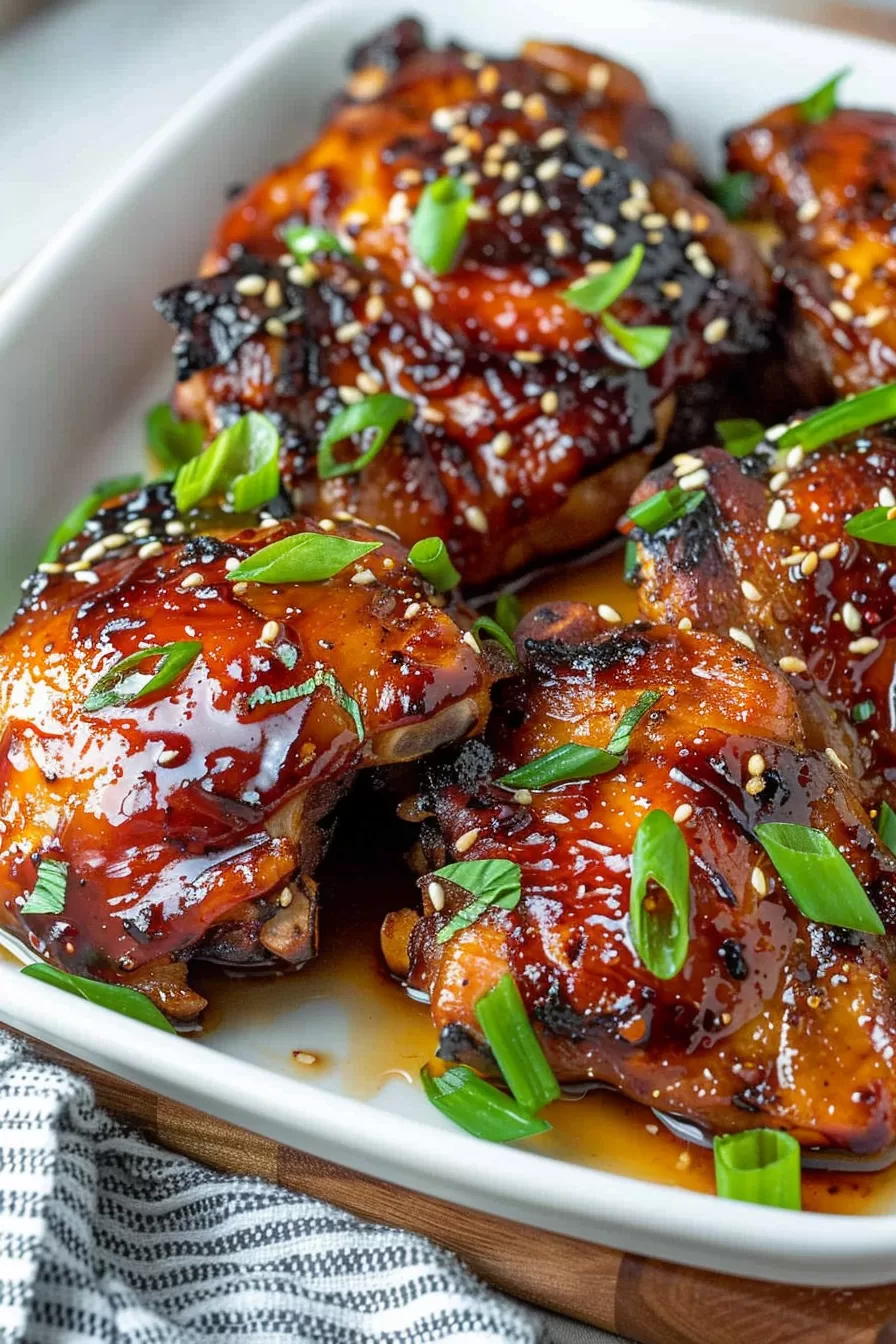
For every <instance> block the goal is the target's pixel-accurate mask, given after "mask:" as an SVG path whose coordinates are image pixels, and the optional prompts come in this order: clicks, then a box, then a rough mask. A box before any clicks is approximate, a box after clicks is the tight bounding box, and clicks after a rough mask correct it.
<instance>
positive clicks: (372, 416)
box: [317, 392, 414, 481]
mask: <svg viewBox="0 0 896 1344" xmlns="http://www.w3.org/2000/svg"><path fill="white" fill-rule="evenodd" d="M413 413H414V403H413V402H412V401H408V399H407V397H396V396H394V395H393V393H391V392H377V393H376V394H375V395H374V396H372V397H365V398H364V400H363V401H356V402H355V403H354V405H352V406H346V407H345V409H344V410H341V411H337V412H336V414H335V415H334V416H333V419H332V420H331V421H330V423H329V425H327V429H326V433H325V434H324V436H323V438H322V439H321V441H320V445H319V447H318V450H317V474H318V476H319V477H320V479H321V480H322V481H329V480H331V479H332V478H333V477H334V476H351V475H352V474H353V473H354V472H356V471H362V470H363V469H364V467H366V466H368V465H369V464H370V463H371V462H372V461H373V459H374V458H375V457H376V455H377V453H378V452H379V451H380V449H381V448H382V447H383V446H384V444H385V443H386V440H387V439H388V438H389V435H390V434H391V433H392V431H393V429H394V428H395V426H396V425H397V424H398V422H399V420H410V418H411V416H412V415H413ZM365 429H375V430H376V434H375V435H374V437H373V441H372V443H371V444H370V447H369V448H367V449H366V450H365V451H364V452H363V453H361V454H360V455H359V456H358V457H354V458H352V460H351V461H350V462H337V461H336V459H335V457H334V456H333V448H334V446H335V445H336V444H337V443H341V442H342V440H343V439H348V438H351V436H352V434H361V433H363V431H364V430H365Z"/></svg>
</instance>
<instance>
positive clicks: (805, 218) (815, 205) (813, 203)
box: [796, 196, 821, 224]
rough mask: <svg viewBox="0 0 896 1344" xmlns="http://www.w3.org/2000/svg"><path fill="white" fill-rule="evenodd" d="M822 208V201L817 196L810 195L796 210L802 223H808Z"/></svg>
mask: <svg viewBox="0 0 896 1344" xmlns="http://www.w3.org/2000/svg"><path fill="white" fill-rule="evenodd" d="M820 209H821V201H820V200H818V198H817V197H816V196H810V197H809V199H808V201H803V203H802V205H800V206H799V208H798V209H797V212H796V217H797V219H798V220H799V222H800V223H801V224H808V223H809V222H810V220H813V219H814V218H815V216H816V215H817V214H818V212H819V210H820Z"/></svg>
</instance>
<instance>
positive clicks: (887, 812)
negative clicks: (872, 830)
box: [877, 803, 896, 854]
mask: <svg viewBox="0 0 896 1344" xmlns="http://www.w3.org/2000/svg"><path fill="white" fill-rule="evenodd" d="M877 833H878V835H879V836H880V838H881V840H882V841H883V843H884V844H885V845H886V847H887V849H889V850H890V851H891V852H892V853H893V854H896V812H894V811H893V809H892V807H891V806H890V804H889V803H881V805H880V811H879V813H878V816H877Z"/></svg>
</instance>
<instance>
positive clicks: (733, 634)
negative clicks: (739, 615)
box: [728, 625, 756, 653]
mask: <svg viewBox="0 0 896 1344" xmlns="http://www.w3.org/2000/svg"><path fill="white" fill-rule="evenodd" d="M728 635H729V637H730V638H731V639H733V640H734V641H735V643H737V644H743V646H744V648H745V649H752V650H753V652H754V653H755V651H756V645H755V644H754V643H753V640H752V639H751V637H750V636H749V635H748V634H747V632H746V630H741V629H740V627H739V626H737V625H732V626H731V627H730V629H729V631H728Z"/></svg>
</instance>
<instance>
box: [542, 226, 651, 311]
mask: <svg viewBox="0 0 896 1344" xmlns="http://www.w3.org/2000/svg"><path fill="white" fill-rule="evenodd" d="M643 260H644V245H643V243H636V244H635V246H634V247H633V248H632V250H631V252H630V253H629V254H628V256H627V257H623V259H622V261H617V262H616V264H615V265H614V266H611V267H610V269H609V270H608V271H604V272H603V274H602V275H588V276H584V277H583V278H582V279H581V280H576V281H574V282H573V284H572V285H570V287H569V289H565V290H564V291H563V293H562V294H561V295H560V297H561V298H562V299H564V300H565V301H566V303H568V304H569V306H570V307H571V308H578V309H579V311H580V312H583V313H602V312H603V311H604V309H605V308H609V306H610V304H611V303H615V302H616V300H617V299H618V298H619V297H620V296H621V295H622V294H624V293H625V291H626V290H627V289H628V287H629V285H630V284H631V283H632V281H633V280H634V278H635V276H636V275H637V274H638V271H639V270H640V269H641V262H642V261H643Z"/></svg>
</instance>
